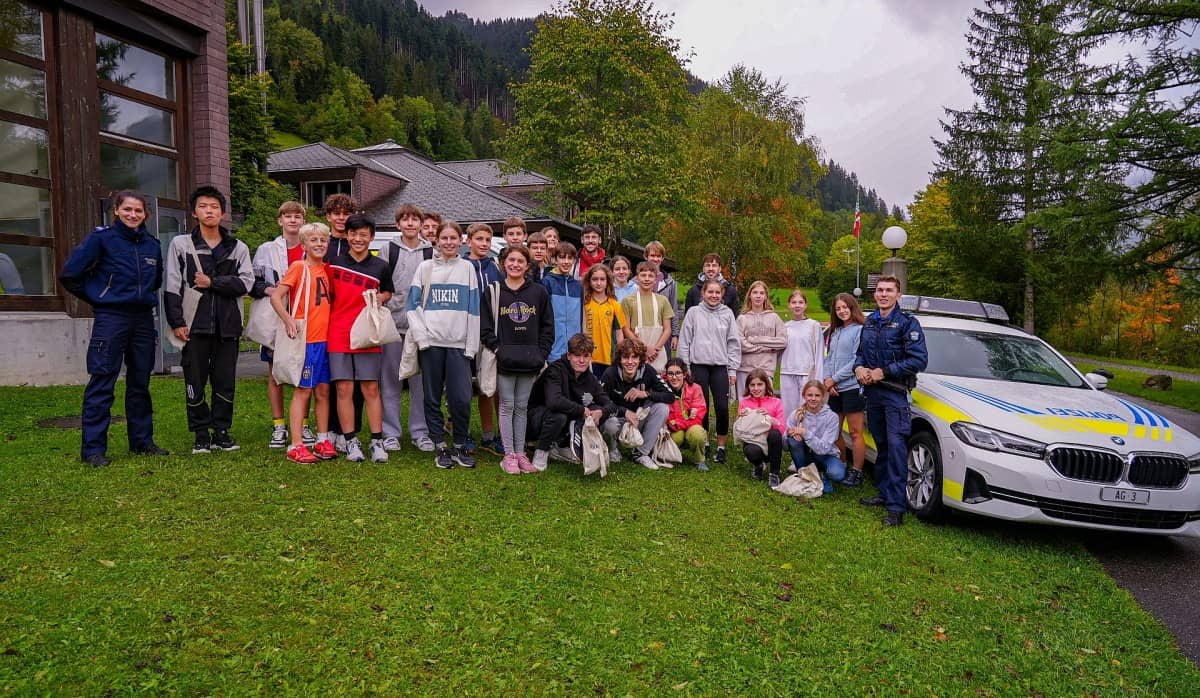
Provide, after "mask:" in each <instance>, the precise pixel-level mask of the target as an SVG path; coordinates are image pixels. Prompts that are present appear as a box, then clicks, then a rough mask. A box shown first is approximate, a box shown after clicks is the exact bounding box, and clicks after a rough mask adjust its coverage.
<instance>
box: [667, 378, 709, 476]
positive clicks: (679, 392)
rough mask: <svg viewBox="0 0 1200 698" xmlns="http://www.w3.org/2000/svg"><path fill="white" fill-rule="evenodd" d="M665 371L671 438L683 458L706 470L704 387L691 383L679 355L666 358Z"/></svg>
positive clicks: (668, 424) (706, 408)
mask: <svg viewBox="0 0 1200 698" xmlns="http://www.w3.org/2000/svg"><path fill="white" fill-rule="evenodd" d="M666 374H667V386H668V387H670V388H671V395H672V397H673V399H672V401H671V409H670V412H669V413H668V414H667V429H668V430H670V432H671V440H672V441H674V442H675V443H676V445H678V446H679V448H680V450H682V451H683V456H684V458H688V459H689V460H691V461H692V462H693V463H695V464H696V469H697V470H701V471H706V470H708V465H707V464H705V462H704V445H705V444H707V443H708V432H706V431H704V415H705V413H706V412H707V411H708V405H706V404H704V390H703V389H701V388H700V386H698V385H696V384H695V383H693V382H692V377H691V375H689V374H688V370H687V364H685V363H684V362H683V359H680V358H679V357H675V358H673V359H670V360H668V361H667V370H666Z"/></svg>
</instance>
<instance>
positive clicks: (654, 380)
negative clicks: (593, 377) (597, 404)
mask: <svg viewBox="0 0 1200 698" xmlns="http://www.w3.org/2000/svg"><path fill="white" fill-rule="evenodd" d="M618 361H619V360H618ZM600 383H601V384H602V385H603V386H604V390H605V392H607V393H608V399H609V400H612V401H613V404H615V405H616V406H617V407H619V408H621V409H626V410H629V411H630V412H637V411H638V408H639V407H643V406H645V405H647V404H649V403H651V402H661V403H663V404H665V405H669V404H671V403H672V402H674V401H675V394H674V393H672V392H671V388H670V387H669V386H667V384H666V383H665V382H664V381H663V379H662V376H660V375H658V371H656V370H654V367H653V366H650V365H648V364H644V363H643V364H642V365H641V366H639V367H638V370H637V371H635V372H634V374H633V380H629V381H627V380H625V377H624V376H623V375H622V374H621V364H620V363H619V362H618V363H614V364H613V365H611V366H609V367H608V368H606V369H604V375H603V376H601V377H600ZM639 385H640V386H643V387H644V388H645V389H646V392H647V393H650V396H649V397H647V398H644V399H641V400H634V401H633V402H627V401H626V400H625V393H627V392H629V391H630V390H631V389H632V388H636V387H638V386H639Z"/></svg>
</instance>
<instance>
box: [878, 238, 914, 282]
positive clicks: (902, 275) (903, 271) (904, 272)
mask: <svg viewBox="0 0 1200 698" xmlns="http://www.w3.org/2000/svg"><path fill="white" fill-rule="evenodd" d="M907 243H908V232H906V231H905V230H904V228H901V227H900V226H898V225H893V226H890V227H888V229H887V230H885V231H883V246H884V247H886V248H887V249H888V251H889V252H891V254H892V256H891V257H888V258H887V259H885V260H883V265H882V266H881V267H880V271H881V272H882V273H883V275H884V276H894V277H896V279H897V280H898V281H899V282H900V283H899V286H900V293H904V292H905V291H906V290H907V289H908V262H905V261H904V260H903V259H900V258H899V257H898V256H896V253H897V252H899V251H900V248H901V247H904V245H905V244H907Z"/></svg>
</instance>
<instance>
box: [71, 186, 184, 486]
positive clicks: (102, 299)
mask: <svg viewBox="0 0 1200 698" xmlns="http://www.w3.org/2000/svg"><path fill="white" fill-rule="evenodd" d="M112 207H113V222H112V225H108V226H102V227H99V228H96V229H95V230H93V231H92V232H91V233H90V234H89V235H88V236H87V237H86V238H84V240H83V242H82V243H80V245H79V247H76V248H75V250H74V251H72V252H71V256H70V257H68V258H67V263H66V264H65V265H64V266H63V270H62V273H61V274H59V276H58V280H59V283H61V284H62V286H63V288H65V289H66V290H67V291H70V292H71V293H72V294H73V295H75V296H77V297H78V298H79V299H80V300H82V301H84V302H86V303H88V304H89V305H91V306H92V312H93V314H94V316H95V321H94V323H93V324H92V338H91V341H90V342H89V343H88V353H87V370H88V374H89V375H90V376H91V378H90V379H89V380H88V384H87V387H86V388H84V391H83V448H82V450H81V456H82V458H83V462H85V463H87V464H89V465H91V466H94V467H97V468H100V467H104V466H106V465H108V464H109V463H111V462H112V461H111V460H110V459H109V458H108V456H107V451H108V425H109V423H110V422H111V421H112V414H111V410H112V404H113V399H114V394H113V389H114V388H115V387H116V384H117V376H118V375H119V374H120V372H121V364H122V363H124V364H125V368H126V372H125V426H126V430H127V431H128V433H129V451H130V452H131V453H134V454H140V455H155V456H165V455H169V454H168V452H167V451H166V450H165V449H163V448H160V447H159V446H158V445H157V444H155V443H154V417H153V414H154V408H153V405H152V404H151V402H150V371H151V370H152V369H153V368H154V346H155V338H156V335H157V328H156V327H155V322H154V308H155V307H157V305H158V289H159V288H160V287H161V286H162V281H163V264H162V248H161V247H160V246H159V243H158V238H156V237H154V236H153V235H151V234H150V233H148V232H147V231H146V200H145V198H144V197H143V196H142V195H141V194H138V193H136V192H132V191H120V192H117V193H116V194H114V195H113V198H112Z"/></svg>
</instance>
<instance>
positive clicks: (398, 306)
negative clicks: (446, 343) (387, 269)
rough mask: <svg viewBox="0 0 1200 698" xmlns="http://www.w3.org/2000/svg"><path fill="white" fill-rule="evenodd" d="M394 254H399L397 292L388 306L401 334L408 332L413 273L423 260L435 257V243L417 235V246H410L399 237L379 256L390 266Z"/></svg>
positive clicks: (395, 279)
mask: <svg viewBox="0 0 1200 698" xmlns="http://www.w3.org/2000/svg"><path fill="white" fill-rule="evenodd" d="M393 254H396V255H397V257H396V262H395V266H394V267H393V268H392V288H394V289H396V292H395V293H393V294H392V298H391V300H389V301H388V302H387V307H388V310H390V311H392V321H393V322H395V323H396V329H397V330H399V331H400V334H407V333H408V311H407V310H406V306H407V303H408V287H409V286H412V280H413V274H415V273H416V271H417V267H419V266H421V262H424V261H425V260H427V259H432V258H433V245H430V244H429V241H428V240H426V239H424V238H422V237H420V236H417V246H416V247H415V248H413V247H408V246H407V245H405V244H404V238H403V237H398V238H396V239H395V240H392V241H391V242H389V243H388V244H386V245H384V246H383V248H382V249H380V250H379V258H380V259H382V260H384V261H385V262H387V263H388V265H389V266H390V265H391V264H392V259H391V257H392V255H393Z"/></svg>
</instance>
